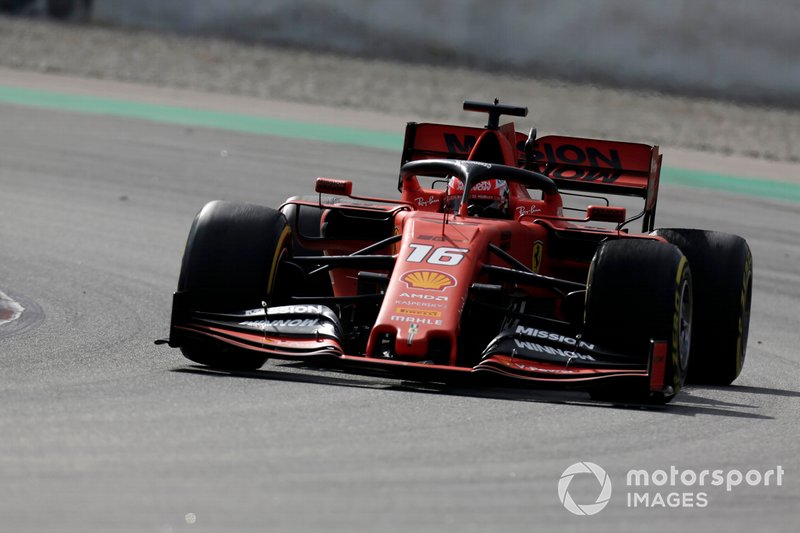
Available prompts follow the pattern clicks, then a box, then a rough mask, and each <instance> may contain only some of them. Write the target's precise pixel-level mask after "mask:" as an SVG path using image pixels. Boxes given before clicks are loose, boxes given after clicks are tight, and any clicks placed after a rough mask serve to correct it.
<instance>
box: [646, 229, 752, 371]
mask: <svg viewBox="0 0 800 533" xmlns="http://www.w3.org/2000/svg"><path fill="white" fill-rule="evenodd" d="M653 234H654V235H658V236H660V237H662V238H664V239H665V240H666V241H667V242H670V243H672V244H674V245H675V246H677V247H678V248H680V249H681V251H682V252H683V253H684V254H685V255H686V258H687V259H688V260H689V264H690V265H691V267H692V275H693V276H694V279H695V281H696V284H695V286H694V300H695V327H694V329H693V331H692V356H691V361H692V363H691V365H690V366H689V376H688V379H689V381H690V382H693V383H705V384H710V385H730V384H731V383H732V382H733V381H734V380H735V379H736V378H737V377H738V376H739V374H740V373H741V371H742V367H743V365H744V358H745V354H746V350H747V336H748V332H749V329H750V304H751V300H752V294H753V256H752V254H751V253H750V247H749V246H748V245H747V242H746V241H745V240H744V239H743V238H741V237H739V236H737V235H731V234H729V233H722V232H719V231H706V230H698V229H659V230H656V231H655V232H654V233H653Z"/></svg>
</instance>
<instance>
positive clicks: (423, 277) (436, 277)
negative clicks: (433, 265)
mask: <svg viewBox="0 0 800 533" xmlns="http://www.w3.org/2000/svg"><path fill="white" fill-rule="evenodd" d="M400 279H401V280H403V281H405V282H406V284H407V285H408V287H409V288H411V289H431V290H435V291H443V290H445V289H446V288H447V287H455V285H456V278H454V277H453V276H451V275H450V274H445V273H444V272H437V271H435V270H413V271H411V272H406V273H405V274H403V277H401V278H400Z"/></svg>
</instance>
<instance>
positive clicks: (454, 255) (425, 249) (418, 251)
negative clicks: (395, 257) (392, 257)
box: [406, 243, 469, 266]
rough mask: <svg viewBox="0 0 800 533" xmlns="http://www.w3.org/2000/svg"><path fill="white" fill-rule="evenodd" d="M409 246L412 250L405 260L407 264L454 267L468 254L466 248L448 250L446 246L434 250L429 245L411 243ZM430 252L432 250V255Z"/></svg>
mask: <svg viewBox="0 0 800 533" xmlns="http://www.w3.org/2000/svg"><path fill="white" fill-rule="evenodd" d="M409 246H410V247H411V248H412V251H411V253H410V254H408V258H406V261H408V262H409V263H422V262H423V261H425V262H427V263H430V264H432V265H443V266H455V265H457V264H459V263H460V262H461V260H462V259H464V255H465V254H466V253H467V252H469V249H467V248H449V247H447V246H441V247H439V248H436V249H434V248H433V246H431V245H430V244H414V243H412V244H409ZM431 250H433V253H431ZM426 258H427V259H426Z"/></svg>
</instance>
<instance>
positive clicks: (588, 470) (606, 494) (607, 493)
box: [558, 461, 611, 516]
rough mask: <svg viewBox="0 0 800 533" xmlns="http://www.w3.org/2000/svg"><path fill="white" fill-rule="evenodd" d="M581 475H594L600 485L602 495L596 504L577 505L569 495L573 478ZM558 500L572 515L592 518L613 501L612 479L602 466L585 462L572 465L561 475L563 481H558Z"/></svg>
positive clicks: (598, 497)
mask: <svg viewBox="0 0 800 533" xmlns="http://www.w3.org/2000/svg"><path fill="white" fill-rule="evenodd" d="M579 474H593V475H594V477H595V478H596V479H597V482H598V483H599V484H600V494H599V495H598V496H597V499H596V500H595V502H594V503H587V504H583V505H580V504H577V503H575V500H573V499H572V496H570V494H569V484H570V483H572V478H574V477H575V476H577V475H579ZM558 499H559V500H561V504H562V505H563V506H564V508H566V510H567V511H569V512H570V513H572V514H576V515H579V516H591V515H594V514H597V513H599V512H600V511H602V510H603V508H604V507H605V506H606V505H608V501H609V500H610V499H611V478H610V477H608V474H606V471H605V470H603V469H602V468H601V467H600V466H598V465H596V464H594V463H590V462H588V461H584V462H581V463H575V464H574V465H570V466H568V467H567V469H566V470H564V473H563V474H561V479H559V480H558Z"/></svg>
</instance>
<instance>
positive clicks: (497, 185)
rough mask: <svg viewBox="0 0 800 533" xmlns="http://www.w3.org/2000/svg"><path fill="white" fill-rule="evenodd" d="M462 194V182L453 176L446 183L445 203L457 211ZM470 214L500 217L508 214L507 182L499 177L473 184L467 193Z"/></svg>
mask: <svg viewBox="0 0 800 533" xmlns="http://www.w3.org/2000/svg"><path fill="white" fill-rule="evenodd" d="M463 194H464V182H462V181H461V180H460V179H459V178H457V177H455V176H453V177H451V178H450V180H449V181H448V183H447V205H448V206H449V208H450V209H451V210H452V211H458V208H459V207H460V206H461V197H462V196H463ZM467 209H468V211H469V215H470V216H483V217H492V218H502V217H505V216H507V215H508V183H506V181H505V180H500V179H488V180H484V181H481V182H478V183H476V184H475V186H474V187H472V190H471V191H470V193H469V204H468V208H467Z"/></svg>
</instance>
